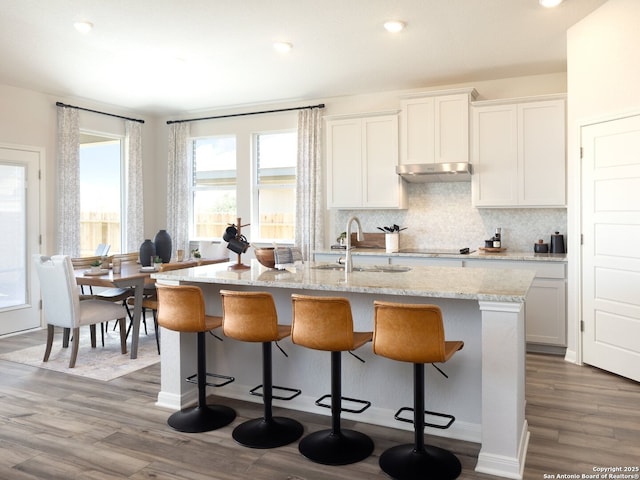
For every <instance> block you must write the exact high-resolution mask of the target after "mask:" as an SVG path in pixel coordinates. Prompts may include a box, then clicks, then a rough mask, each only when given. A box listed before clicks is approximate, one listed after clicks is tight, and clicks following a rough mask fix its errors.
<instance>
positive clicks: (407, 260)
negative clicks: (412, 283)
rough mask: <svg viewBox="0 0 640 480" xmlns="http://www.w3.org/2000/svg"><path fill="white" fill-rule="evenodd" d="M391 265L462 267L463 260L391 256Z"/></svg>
mask: <svg viewBox="0 0 640 480" xmlns="http://www.w3.org/2000/svg"><path fill="white" fill-rule="evenodd" d="M389 260H390V262H389V263H391V265H407V266H409V267H410V266H412V265H416V266H418V265H420V266H430V267H461V266H462V260H457V259H455V258H439V257H406V256H404V255H403V256H402V257H400V256H397V257H390V259H389Z"/></svg>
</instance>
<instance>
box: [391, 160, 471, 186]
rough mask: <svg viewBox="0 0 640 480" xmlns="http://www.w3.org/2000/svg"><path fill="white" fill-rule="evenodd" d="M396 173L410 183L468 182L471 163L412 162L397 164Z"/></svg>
mask: <svg viewBox="0 0 640 480" xmlns="http://www.w3.org/2000/svg"><path fill="white" fill-rule="evenodd" d="M396 173H397V174H398V175H400V176H401V177H402V178H403V179H404V180H406V181H407V182H411V183H427V182H468V181H470V180H471V164H470V163H464V162H459V163H413V164H407V165H398V166H397V167H396Z"/></svg>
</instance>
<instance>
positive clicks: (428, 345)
mask: <svg viewBox="0 0 640 480" xmlns="http://www.w3.org/2000/svg"><path fill="white" fill-rule="evenodd" d="M463 346H464V342H462V341H445V339H444V326H443V322H442V311H441V310H440V307H438V306H437V305H428V304H402V303H391V302H381V301H375V302H374V331H373V352H374V353H375V354H376V355H380V356H383V357H387V358H391V359H393V360H399V361H401V362H410V363H413V383H414V385H413V388H414V395H413V397H414V405H413V409H411V408H408V407H403V408H401V409H400V410H398V412H396V419H398V420H402V421H408V422H411V420H405V419H403V418H401V417H400V414H401V412H402V411H405V410H413V425H414V434H415V441H414V443H413V444H406V445H397V446H395V447H391V448H389V449H388V450H385V451H384V452H383V453H382V455H381V456H380V461H379V463H380V468H381V469H382V471H383V472H385V473H386V474H387V475H389V476H390V477H392V478H395V479H397V480H410V479H420V478H437V479H439V480H450V479H454V478H457V477H458V476H459V475H460V472H461V470H462V466H461V465H460V461H459V460H458V459H457V458H456V456H455V455H454V454H453V453H451V452H450V451H448V450H445V449H443V448H440V447H435V446H430V445H429V446H425V444H424V427H425V425H429V426H431V427H436V428H449V427H450V426H451V424H452V423H453V422H454V421H455V417H453V416H452V415H447V414H444V413H437V412H427V411H425V409H424V364H425V363H434V362H438V363H440V362H446V361H447V360H449V359H450V358H451V357H452V356H453V354H454V353H456V352H457V351H458V350H460V349H461V348H462V347H463ZM425 414H429V415H432V416H436V417H441V418H444V419H446V420H448V421H447V423H442V424H426V423H425V418H424V417H425Z"/></svg>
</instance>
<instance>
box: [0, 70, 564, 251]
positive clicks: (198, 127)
mask: <svg viewBox="0 0 640 480" xmlns="http://www.w3.org/2000/svg"><path fill="white" fill-rule="evenodd" d="M469 86H472V87H475V88H476V89H477V90H478V92H479V97H478V99H479V100H485V99H495V98H514V97H522V96H533V95H543V94H550V93H563V92H566V74H564V73H557V74H550V75H537V76H530V77H520V78H507V79H500V80H493V81H483V82H470V83H465V84H456V85H443V86H431V87H425V88H423V89H414V90H410V91H408V90H403V91H390V92H379V93H374V94H367V95H354V96H345V97H334V98H323V99H309V100H300V101H296V102H288V103H280V104H263V105H252V106H245V107H243V108H237V109H233V110H202V111H197V112H194V111H192V112H184V113H183V114H182V115H181V116H180V117H179V118H194V117H196V118H200V117H207V116H213V115H219V114H228V113H237V112H243V111H245V112H246V111H256V110H269V109H275V108H287V107H293V106H300V105H308V104H316V103H325V104H326V108H325V110H324V112H323V114H324V115H335V114H341V113H364V112H372V111H379V110H388V109H398V108H399V106H400V102H399V97H400V96H401V95H402V94H406V93H413V92H419V91H427V90H442V89H448V88H459V87H469ZM56 101H61V102H64V103H68V104H72V105H78V106H82V107H86V108H92V109H96V110H100V111H106V112H109V113H115V114H118V115H124V116H130V117H134V118H141V119H144V120H145V122H146V123H145V124H144V127H143V156H144V193H145V237H146V238H153V235H155V232H157V230H158V229H160V228H164V227H165V226H166V213H165V212H166V192H167V188H166V175H167V157H168V153H167V135H168V126H167V124H166V120H169V119H171V120H176V119H179V118H178V117H171V118H168V117H164V118H158V117H150V116H145V115H141V114H139V113H136V112H132V111H124V110H123V109H121V108H118V107H113V106H109V105H101V104H99V103H97V102H92V101H87V100H86V99H73V98H59V97H56V96H52V95H47V94H43V93H39V92H34V91H30V90H27V89H22V88H16V87H12V86H6V85H0V107H1V108H0V143H7V144H20V145H29V146H35V147H44V149H45V154H46V166H45V181H46V185H45V195H46V205H47V206H48V208H47V212H46V232H45V242H46V243H45V247H44V248H43V250H44V251H45V252H46V253H52V252H54V251H55V238H54V233H55V231H56V229H55V224H56V223H55V222H56V219H55V208H54V206H55V185H56V158H55V156H56V108H55V102H56ZM81 115H82V116H81V119H82V121H83V123H87V125H88V126H91V128H95V129H96V130H101V129H106V130H113V129H114V128H115V129H117V128H118V126H119V125H120V123H119V120H116V119H112V118H110V117H104V116H100V115H96V114H90V113H82V114H81ZM291 118H295V113H293V114H285V115H281V114H267V115H259V116H247V117H237V118H235V119H229V120H214V121H205V122H196V123H194V124H193V127H192V128H193V130H192V133H193V134H194V135H210V134H215V133H224V132H225V131H226V130H228V128H231V127H232V126H234V125H237V124H238V123H241V124H242V126H243V129H244V131H246V132H251V131H260V130H265V129H277V128H286V127H284V125H285V124H288V123H289V122H290V121H291ZM83 126H85V125H83ZM242 148H243V150H242V152H243V153H242V155H248V154H249V153H248V150H247V147H246V146H242ZM245 173H247V172H245ZM247 176H248V174H247ZM437 190H438V189H437V187H424V186H422V187H412V188H411V191H412V192H414V193H411V192H410V196H409V202H410V209H409V211H408V213H407V214H408V215H409V218H407V219H406V221H407V222H411V223H412V224H414V225H415V224H417V223H422V222H423V220H422V219H425V220H424V222H428V224H429V226H428V231H430V232H433V231H438V230H440V231H442V229H444V228H445V223H446V224H447V228H450V227H451V222H450V221H449V220H450V218H447V217H446V216H445V217H442V219H440V218H441V217H439V216H438V215H433V214H432V213H433V211H432V210H431V209H432V208H433V207H434V205H439V204H441V203H445V202H447V205H448V206H449V207H453V208H458V210H460V209H461V210H464V212H465V213H464V215H463V217H462V218H464V217H465V216H466V217H467V218H469V217H470V216H471V217H473V219H472V222H471V223H469V222H466V223H465V222H461V224H460V226H459V228H458V230H457V231H458V232H466V233H469V232H471V231H473V232H475V233H473V237H472V240H469V242H466V243H469V246H474V243H475V242H476V241H479V240H482V239H483V237H484V236H485V233H486V232H489V231H490V230H491V229H492V228H493V227H494V226H502V227H505V228H507V229H508V228H509V225H526V224H527V222H528V221H529V219H530V218H531V212H530V211H529V212H525V211H522V210H511V211H509V212H505V211H503V212H502V213H498V214H497V215H498V218H495V214H489V216H488V217H486V214H482V213H481V212H479V211H477V210H475V209H472V208H471V207H470V194H469V195H467V193H466V192H464V189H463V191H462V192H458V193H457V194H456V196H455V197H452V198H455V199H456V200H455V201H458V200H457V199H460V200H459V201H460V202H461V203H460V205H458V206H457V207H455V206H454V205H453V203H452V202H448V201H447V200H442V192H438V191H437ZM430 192H432V193H434V194H435V196H433V197H430ZM425 195H426V197H425ZM424 198H426V201H424ZM467 198H468V202H467ZM239 202H240V211H239V214H240V215H241V216H243V217H245V216H246V215H248V213H246V212H247V211H248V199H239ZM467 203H468V205H467ZM439 211H440V212H442V211H443V210H442V209H440V210H439ZM540 212H546V213H549V214H550V215H551V216H550V217H547V218H542V219H541V223H540V224H539V225H536V226H535V228H532V229H531V230H535V232H534V233H529V231H528V230H527V231H526V232H523V234H524V235H520V233H518V229H520V227H518V229H517V230H516V231H513V232H512V233H513V234H514V235H517V236H518V238H519V240H518V242H521V244H522V245H527V246H528V245H529V244H530V243H531V242H532V241H534V240H535V238H534V237H536V236H537V235H540V234H550V233H551V231H552V230H554V229H558V228H559V229H560V230H561V231H563V229H564V223H565V221H564V217H563V215H564V211H563V210H561V211H560V212H558V211H555V212H554V211H551V210H541V211H540ZM540 212H538V213H537V214H536V216H535V218H540ZM521 213H522V215H521ZM386 214H393V213H392V212H386ZM504 214H506V215H507V217H504V216H503V215H504ZM337 215H339V214H336V213H335V212H332V213H330V214H328V217H329V218H328V220H329V221H328V224H329V225H330V227H329V229H328V230H327V232H326V240H327V245H328V244H329V243H331V242H332V241H333V239H334V238H335V235H334V234H336V232H335V231H337V233H339V231H341V230H340V229H341V228H342V227H341V226H339V225H338V224H341V222H340V219H339V218H338V221H337V223H336V216H337ZM366 215H367V214H365V216H366ZM487 218H488V219H487ZM377 221H378V220H377V217H376V218H373V219H372V220H371V222H372V228H375V226H376V222H377ZM401 221H403V220H401ZM393 223H397V222H393ZM334 230H335V231H334ZM439 238H440V240H442V241H445V240H446V239H444V238H443V237H442V236H440V237H439ZM507 238H508V237H507ZM461 240H462V239H461ZM452 241H453V240H452ZM471 241H473V242H474V243H470V242H471ZM511 241H512V245H514V244H515V242H516V237H515V236H512V240H511Z"/></svg>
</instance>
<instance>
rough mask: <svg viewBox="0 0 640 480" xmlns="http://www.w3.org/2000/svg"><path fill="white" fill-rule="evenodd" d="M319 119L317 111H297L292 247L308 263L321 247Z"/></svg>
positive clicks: (313, 109) (321, 190) (321, 213)
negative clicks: (296, 247) (315, 251)
mask: <svg viewBox="0 0 640 480" xmlns="http://www.w3.org/2000/svg"><path fill="white" fill-rule="evenodd" d="M320 127H321V118H320V109H319V108H308V109H304V110H300V111H299V112H298V159H297V164H296V167H297V171H296V229H295V244H296V246H298V247H299V248H300V250H301V251H302V258H303V259H304V260H309V259H310V258H311V255H312V253H313V251H314V250H317V249H320V248H322V246H323V243H324V239H323V232H324V190H323V187H322V162H321V157H320V141H321V139H320V134H321V129H320Z"/></svg>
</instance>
